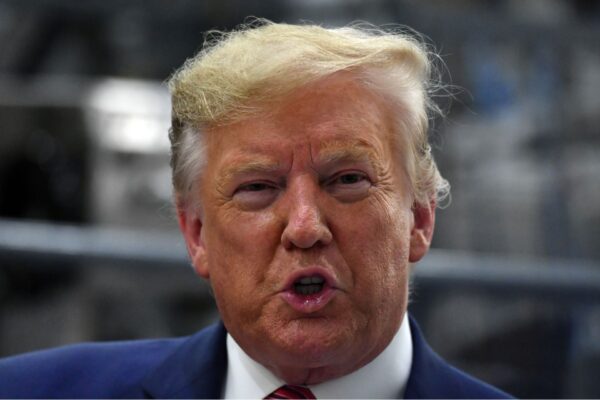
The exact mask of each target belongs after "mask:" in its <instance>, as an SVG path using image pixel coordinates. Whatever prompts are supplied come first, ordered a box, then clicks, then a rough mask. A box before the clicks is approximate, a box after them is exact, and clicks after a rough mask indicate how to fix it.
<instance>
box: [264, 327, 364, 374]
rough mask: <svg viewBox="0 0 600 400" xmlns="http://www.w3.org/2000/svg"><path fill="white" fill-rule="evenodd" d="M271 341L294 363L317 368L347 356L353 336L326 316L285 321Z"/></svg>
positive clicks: (353, 339)
mask: <svg viewBox="0 0 600 400" xmlns="http://www.w3.org/2000/svg"><path fill="white" fill-rule="evenodd" d="M271 340H273V342H275V343H276V347H278V348H279V349H280V351H281V354H286V355H287V357H289V358H293V359H294V362H295V363H296V364H297V365H300V364H302V365H303V366H305V367H306V368H318V367H322V366H324V365H327V364H329V363H331V362H332V361H334V360H337V359H341V358H345V357H347V355H348V352H349V349H351V348H352V349H353V348H354V346H355V345H356V340H357V335H356V334H352V330H351V329H349V327H348V326H343V325H342V326H340V324H338V323H336V322H335V321H332V320H331V319H329V318H301V319H296V320H293V321H290V322H289V323H287V324H286V326H285V327H284V328H283V329H281V330H280V331H279V332H278V333H277V335H275V336H273V337H272V338H271Z"/></svg>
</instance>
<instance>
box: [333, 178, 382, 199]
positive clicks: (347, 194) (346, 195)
mask: <svg viewBox="0 0 600 400" xmlns="http://www.w3.org/2000/svg"><path fill="white" fill-rule="evenodd" d="M371 186H372V182H371V180H370V179H369V177H368V175H367V174H365V173H362V172H354V171H352V172H343V173H340V174H338V175H336V176H334V177H333V178H332V179H331V180H330V181H329V182H328V183H327V191H328V192H329V193H331V195H333V196H334V197H336V198H337V199H338V200H340V201H343V202H352V201H358V200H360V199H362V198H364V197H366V196H367V195H368V194H369V189H370V188H371Z"/></svg>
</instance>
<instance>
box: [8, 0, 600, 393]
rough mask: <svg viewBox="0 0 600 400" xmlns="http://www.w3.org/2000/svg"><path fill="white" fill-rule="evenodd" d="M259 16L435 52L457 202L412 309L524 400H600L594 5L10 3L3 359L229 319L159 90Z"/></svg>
mask: <svg viewBox="0 0 600 400" xmlns="http://www.w3.org/2000/svg"><path fill="white" fill-rule="evenodd" d="M249 15H254V16H261V17H266V18H269V19H271V20H274V21H284V22H292V23H293V22H298V21H301V20H308V21H312V22H316V23H319V24H324V25H328V26H339V25H344V24H347V23H349V22H351V21H354V20H366V21H369V22H372V23H376V24H390V23H394V24H397V23H399V24H405V25H408V26H410V27H412V28H414V29H416V30H418V31H420V32H422V33H424V34H425V35H427V36H428V37H429V38H430V41H431V43H433V44H434V45H435V47H436V48H437V49H438V51H439V52H440V53H441V55H442V56H443V59H444V60H445V63H446V64H447V68H446V69H443V71H444V80H445V82H446V83H452V84H453V85H456V87H457V89H454V90H453V92H454V93H455V100H454V101H452V104H450V102H449V99H448V98H444V97H442V98H440V99H439V101H440V104H441V105H442V106H443V107H444V108H445V109H446V110H447V111H448V112H447V113H448V116H447V118H446V119H445V120H444V121H441V120H438V121H436V123H435V126H434V133H433V142H434V147H435V151H436V153H437V155H436V157H437V160H438V163H439V165H440V168H441V170H442V172H443V173H444V174H445V176H446V178H448V179H449V180H450V182H451V184H452V203H451V205H450V206H449V207H448V208H446V209H444V210H441V211H440V212H439V213H438V221H437V227H436V236H435V241H434V248H433V250H432V251H431V253H430V254H429V255H428V256H427V257H426V258H425V260H424V261H422V262H421V263H420V264H419V265H417V266H416V268H415V272H414V278H413V294H412V302H411V305H410V310H411V312H412V313H413V314H414V315H415V316H416V317H417V319H418V320H419V321H420V323H421V325H422V328H423V330H424V331H425V336H426V337H427V338H428V340H429V341H430V344H431V345H432V346H433V347H434V348H435V349H436V350H437V351H438V352H439V353H441V354H442V355H443V356H444V357H446V358H447V359H449V360H450V361H451V362H453V363H454V364H455V365H457V366H459V367H461V368H463V369H465V370H467V371H469V372H470V373H472V374H474V375H475V376H478V377H480V378H482V379H484V380H487V381H488V382H490V383H492V384H495V385H497V386H499V387H501V388H502V389H504V390H507V391H509V392H510V393H512V394H513V395H516V396H518V397H537V398H554V397H577V398H583V397H600V382H599V381H598V379H597V377H598V371H599V370H600V245H599V244H600V157H599V155H600V132H599V128H598V127H599V126H600V2H597V1H594V0H578V1H567V0H497V1H475V0H472V1H469V0H460V1H452V2H449V1H434V0H426V1H425V0H421V1H399V0H370V1H367V0H362V1H361V0H345V1H344V0H219V1H198V0H177V1H168V0H137V1H136V0H121V1H118V2H117V1H109V0H102V1H100V0H86V1H78V0H53V1H50V0H47V1H44V0H14V1H11V0H0V356H7V355H11V354H16V353H20V352H25V351H30V350H35V349H40V348H46V347H50V346H56V345H61V344H66V343H72V342H79V341H88V340H116V339H131V338H142V337H160V336H172V335H187V334H190V333H192V332H194V331H195V330H197V329H199V328H201V327H202V326H205V325H206V324H208V323H210V322H211V321H214V320H215V319H216V318H217V315H216V312H215V307H214V303H213V301H212V298H211V295H210V292H209V289H208V286H207V285H206V284H205V283H203V282H201V281H200V279H199V278H197V277H196V276H195V275H194V274H193V272H192V270H191V269H190V268H189V267H188V261H187V259H186V252H185V247H184V245H183V243H182V241H181V240H180V238H179V235H178V232H177V227H176V224H175V219H174V213H173V209H172V206H171V203H170V196H171V187H170V170H169V166H168V159H169V155H168V140H167V129H168V126H169V119H170V115H169V114H170V106H169V98H168V93H167V90H166V88H165V85H164V84H163V82H164V80H165V79H166V78H167V77H168V76H169V75H170V74H171V73H172V72H173V71H174V69H175V68H177V67H178V66H179V65H181V63H182V62H183V61H184V60H185V59H186V58H187V57H189V56H191V55H192V54H194V53H195V52H196V51H198V50H199V49H200V46H201V44H202V38H203V32H205V31H206V30H207V29H211V28H218V29H228V28H232V27H234V26H235V25H237V24H239V23H240V22H242V21H243V20H244V18H245V17H247V16H249ZM448 71H449V72H448Z"/></svg>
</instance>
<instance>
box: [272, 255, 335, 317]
mask: <svg viewBox="0 0 600 400" xmlns="http://www.w3.org/2000/svg"><path fill="white" fill-rule="evenodd" d="M336 282H337V281H336V280H335V278H334V276H333V275H332V274H331V273H330V272H328V271H327V270H326V269H324V268H321V267H318V266H316V267H309V268H305V269H302V270H299V271H296V272H295V273H292V274H291V275H290V276H289V280H288V281H287V284H286V285H285V289H284V290H282V291H281V297H282V299H283V300H284V301H285V302H286V303H287V304H288V305H289V306H290V307H291V308H293V309H294V310H296V311H297V312H299V313H302V314H313V315H314V313H316V312H318V311H320V310H322V309H324V308H325V307H326V306H327V305H328V304H329V303H330V302H331V301H332V299H333V298H334V297H335V296H336V294H337V293H338V291H339V290H338V289H337V284H336Z"/></svg>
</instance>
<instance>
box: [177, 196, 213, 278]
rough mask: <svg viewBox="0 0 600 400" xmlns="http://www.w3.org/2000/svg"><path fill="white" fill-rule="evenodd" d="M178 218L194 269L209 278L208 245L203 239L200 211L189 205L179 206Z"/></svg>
mask: <svg viewBox="0 0 600 400" xmlns="http://www.w3.org/2000/svg"><path fill="white" fill-rule="evenodd" d="M177 219H178V221H179V229H180V230H181V233H182V234H183V238H184V239H185V244H186V247H187V251H188V254H189V256H190V259H191V261H192V265H193V266H194V270H195V271H196V273H197V274H198V275H200V276H201V277H203V278H205V279H209V275H210V274H209V271H208V263H207V262H206V246H205V245H204V240H203V239H202V221H201V219H200V216H199V215H198V212H196V211H194V210H192V209H191V208H190V207H187V206H178V207H177Z"/></svg>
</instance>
